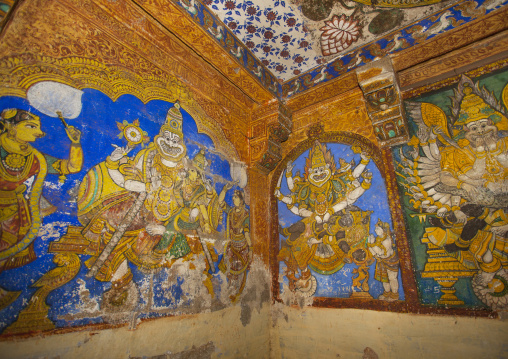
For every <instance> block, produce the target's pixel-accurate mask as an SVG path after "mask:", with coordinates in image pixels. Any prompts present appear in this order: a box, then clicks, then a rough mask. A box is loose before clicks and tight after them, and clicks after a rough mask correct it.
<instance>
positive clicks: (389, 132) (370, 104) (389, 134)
mask: <svg viewBox="0 0 508 359" xmlns="http://www.w3.org/2000/svg"><path fill="white" fill-rule="evenodd" d="M356 74H357V76H358V83H359V84H360V88H361V89H362V91H363V96H364V98H365V102H366V107H367V113H368V114H369V118H370V120H371V121H372V125H373V126H374V133H375V134H376V137H377V139H378V141H379V144H380V145H381V147H387V146H394V145H398V144H401V143H405V142H407V141H408V140H409V134H408V129H407V122H406V119H405V118H404V108H403V105H402V101H401V95H400V89H399V86H398V84H397V81H396V78H395V73H394V70H393V66H392V63H391V61H390V58H389V57H386V58H384V59H382V60H380V61H375V62H372V63H370V64H367V65H365V66H363V67H362V68H361V69H360V70H359V71H357V72H356Z"/></svg>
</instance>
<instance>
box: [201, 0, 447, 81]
mask: <svg viewBox="0 0 508 359" xmlns="http://www.w3.org/2000/svg"><path fill="white" fill-rule="evenodd" d="M370 2H371V0H357V1H356V2H355V1H349V0H287V1H282V0H263V1H243V0H205V1H204V3H205V5H206V6H207V7H208V9H210V10H211V11H212V12H213V13H214V14H215V15H216V16H217V17H218V18H219V19H220V20H222V22H223V23H224V24H225V25H226V26H227V27H228V28H229V29H230V31H231V32H232V33H233V34H234V35H235V36H236V37H237V38H238V39H239V40H240V41H242V42H243V43H244V44H245V45H246V47H247V48H248V49H249V50H250V51H251V52H252V53H253V54H254V55H255V56H256V57H257V58H258V59H259V60H260V61H261V62H262V63H263V65H265V66H266V67H267V68H268V69H270V71H271V72H272V73H273V74H274V75H275V76H276V77H277V79H279V80H282V81H287V80H289V79H291V78H292V77H294V76H296V75H299V74H301V73H302V72H305V71H307V70H309V69H312V68H314V67H316V66H318V65H320V64H322V63H324V62H328V61H329V60H331V59H333V58H334V57H337V56H340V55H343V54H345V53H347V52H349V51H351V50H352V49H354V48H356V47H358V46H361V45H364V44H366V43H368V42H370V41H373V40H375V39H377V38H379V37H380V36H382V35H383V34H385V33H387V32H389V31H391V30H394V29H398V28H400V27H402V26H404V25H407V24H409V23H411V22H414V21H416V20H418V19H420V18H423V17H425V16H428V15H431V14H433V13H435V12H436V11H437V10H439V9H441V8H443V7H445V6H446V5H447V4H449V3H450V1H440V0H408V1H400V0H382V1H381V3H380V5H381V6H379V5H378V6H375V7H373V6H371V5H368V4H370ZM432 2H434V3H437V4H435V5H427V4H429V3H432ZM398 4H404V5H402V6H404V7H402V8H398ZM423 5H427V6H423ZM385 6H386V7H385ZM411 6H417V7H415V8H411Z"/></svg>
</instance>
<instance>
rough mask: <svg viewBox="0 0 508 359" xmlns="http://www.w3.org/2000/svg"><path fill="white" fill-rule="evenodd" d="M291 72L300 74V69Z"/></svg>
mask: <svg viewBox="0 0 508 359" xmlns="http://www.w3.org/2000/svg"><path fill="white" fill-rule="evenodd" d="M293 73H294V74H295V75H300V73H301V71H300V70H294V71H293Z"/></svg>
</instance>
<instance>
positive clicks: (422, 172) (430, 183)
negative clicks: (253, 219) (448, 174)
mask: <svg viewBox="0 0 508 359" xmlns="http://www.w3.org/2000/svg"><path fill="white" fill-rule="evenodd" d="M431 146H433V148H430V147H429V145H428V144H426V145H425V146H420V149H421V150H422V151H415V152H413V153H412V157H413V158H412V159H411V158H409V157H406V155H405V154H404V151H403V150H402V148H401V149H400V150H399V157H400V161H399V163H398V171H397V174H398V175H399V176H400V177H402V181H401V182H400V183H402V185H403V186H404V187H405V188H406V195H407V196H409V197H411V199H410V200H409V202H410V203H411V204H412V205H413V208H414V209H416V210H418V211H420V212H422V213H424V212H425V213H443V212H446V211H448V210H450V208H451V197H452V195H451V194H449V193H443V192H440V191H439V190H438V188H439V184H440V183H441V179H440V174H441V154H440V152H439V148H438V147H437V146H435V145H431ZM421 152H423V155H420V153H421Z"/></svg>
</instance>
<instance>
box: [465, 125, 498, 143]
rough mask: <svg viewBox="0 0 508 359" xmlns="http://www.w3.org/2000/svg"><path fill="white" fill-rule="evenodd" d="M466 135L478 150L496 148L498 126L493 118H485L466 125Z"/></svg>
mask: <svg viewBox="0 0 508 359" xmlns="http://www.w3.org/2000/svg"><path fill="white" fill-rule="evenodd" d="M464 127H465V128H464V129H465V131H466V134H465V137H466V139H467V140H469V142H470V143H471V146H472V147H473V148H474V149H475V150H477V151H485V150H487V149H488V150H491V151H492V150H495V149H496V147H497V140H498V136H497V127H496V126H495V125H494V124H493V123H492V120H490V119H488V118H484V119H481V120H478V121H473V122H470V123H468V124H467V125H465V126H464Z"/></svg>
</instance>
